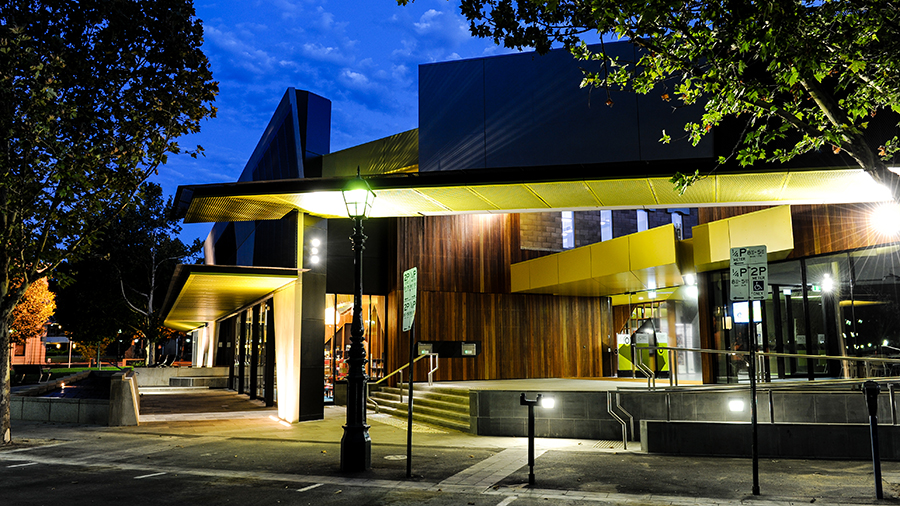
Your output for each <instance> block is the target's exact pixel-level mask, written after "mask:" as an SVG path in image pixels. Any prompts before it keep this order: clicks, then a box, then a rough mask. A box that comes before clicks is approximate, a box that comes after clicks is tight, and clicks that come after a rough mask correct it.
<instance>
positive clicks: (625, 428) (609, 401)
mask: <svg viewBox="0 0 900 506" xmlns="http://www.w3.org/2000/svg"><path fill="white" fill-rule="evenodd" d="M606 412H607V413H609V414H610V415H612V417H613V418H615V419H616V421H617V422H619V425H621V426H622V447H623V449H624V450H627V449H628V426H627V425H625V420H622V417H621V416H619V415H618V414H617V413H616V411H615V410H614V409H613V407H612V391H611V390H607V391H606Z"/></svg>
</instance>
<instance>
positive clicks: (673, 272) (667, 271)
mask: <svg viewBox="0 0 900 506" xmlns="http://www.w3.org/2000/svg"><path fill="white" fill-rule="evenodd" d="M632 272H633V273H634V275H635V277H636V278H637V279H638V280H639V281H640V282H641V284H642V285H644V288H645V289H647V290H654V289H657V288H659V287H666V286H678V285H681V284H683V283H684V279H682V277H681V270H680V269H679V268H678V266H677V265H675V264H667V265H657V266H655V267H650V268H647V269H641V270H634V271H632Z"/></svg>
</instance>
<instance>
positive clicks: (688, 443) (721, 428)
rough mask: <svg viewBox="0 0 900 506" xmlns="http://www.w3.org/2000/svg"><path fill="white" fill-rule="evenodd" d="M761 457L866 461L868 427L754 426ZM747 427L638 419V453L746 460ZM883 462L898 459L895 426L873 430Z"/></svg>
mask: <svg viewBox="0 0 900 506" xmlns="http://www.w3.org/2000/svg"><path fill="white" fill-rule="evenodd" d="M757 428H758V431H757V434H758V441H759V456H760V457H762V458H804V459H809V458H813V459H852V460H869V459H871V458H872V448H871V442H870V439H869V425H868V424H842V423H838V424H808V423H777V424H770V423H760V424H758V425H757ZM751 429H752V427H751V425H750V424H749V423H747V422H666V421H662V420H643V421H641V450H643V451H645V452H649V453H663V454H672V455H703V456H716V457H750V456H751V453H750V452H751V447H750V441H751ZM878 440H879V443H880V444H879V449H880V453H881V458H882V459H884V460H900V427H898V426H891V425H886V426H879V430H878Z"/></svg>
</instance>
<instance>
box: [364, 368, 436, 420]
mask: <svg viewBox="0 0 900 506" xmlns="http://www.w3.org/2000/svg"><path fill="white" fill-rule="evenodd" d="M427 356H428V355H419V356H417V357H416V358H414V359H413V361H412V363H413V364H415V363H416V362H418V361H419V360H422V359H423V358H425V357H427ZM409 365H410V363H409V362H407V363H405V364H403V365H402V366H400V367H398V368H396V369H394V371H393V372H391V373H390V374H388V375H386V376H385V377H383V378H381V379H380V380H378V381H375V382H372V383H366V400H367V401H369V402H371V403H372V404H373V405H375V412H376V413H379V411H378V408H379V407H381V406H379V404H378V401H376V400H375V399H373V398H372V396H370V395H369V388H370V387H371V386H372V385H377V384H379V383H381V382H382V381H384V380H386V379H388V378H390V377H391V376H393V375H395V374H398V373H399V374H400V383H401V384H402V383H403V370H404V369H406V368H407V367H409ZM400 402H401V403H402V402H403V389H402V388H401V389H400Z"/></svg>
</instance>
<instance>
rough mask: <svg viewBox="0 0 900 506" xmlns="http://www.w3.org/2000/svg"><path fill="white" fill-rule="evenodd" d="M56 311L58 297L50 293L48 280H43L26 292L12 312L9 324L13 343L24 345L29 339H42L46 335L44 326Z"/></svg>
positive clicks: (33, 284) (32, 285) (36, 282)
mask: <svg viewBox="0 0 900 506" xmlns="http://www.w3.org/2000/svg"><path fill="white" fill-rule="evenodd" d="M54 311H56V295H55V294H54V293H53V292H51V291H50V283H48V282H47V278H41V279H39V280H37V281H35V282H34V283H32V284H31V286H29V287H28V289H27V290H25V293H23V294H22V298H21V300H19V303H18V304H16V307H15V309H13V311H12V316H11V321H10V324H9V328H10V331H11V332H12V335H11V336H10V339H11V340H12V341H13V342H17V343H24V342H25V341H27V340H28V339H32V338H38V339H40V338H41V337H43V335H44V325H46V324H47V322H48V321H49V320H50V318H51V317H52V316H53V312H54Z"/></svg>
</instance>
